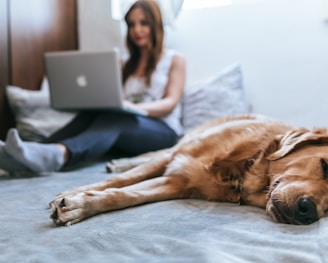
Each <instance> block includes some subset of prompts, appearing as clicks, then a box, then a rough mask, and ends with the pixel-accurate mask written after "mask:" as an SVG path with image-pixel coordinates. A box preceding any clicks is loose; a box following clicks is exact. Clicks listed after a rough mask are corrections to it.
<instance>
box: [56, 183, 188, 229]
mask: <svg viewBox="0 0 328 263" xmlns="http://www.w3.org/2000/svg"><path fill="white" fill-rule="evenodd" d="M184 182H185V181H184V180H183V178H181V177H166V176H164V177H159V178H154V179H150V180H147V181H143V182H140V183H138V184H135V185H132V186H127V187H123V188H109V189H106V190H104V191H94V190H89V191H85V192H79V193H76V194H74V195H70V196H67V197H64V198H62V199H56V200H55V201H54V202H53V203H52V204H51V206H52V214H51V218H52V219H53V221H54V223H55V224H56V225H71V224H74V223H77V222H79V221H81V220H83V219H85V218H87V217H90V216H93V215H96V214H99V213H103V212H107V211H112V210H117V209H123V208H127V207H131V206H135V205H140V204H145V203H151V202H157V201H164V200H170V199H177V198H183V197H186V193H185V190H186V189H185V183H184Z"/></svg>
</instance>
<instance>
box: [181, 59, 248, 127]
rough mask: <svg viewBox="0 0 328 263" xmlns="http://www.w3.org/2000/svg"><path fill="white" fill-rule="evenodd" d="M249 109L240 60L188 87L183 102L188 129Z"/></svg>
mask: <svg viewBox="0 0 328 263" xmlns="http://www.w3.org/2000/svg"><path fill="white" fill-rule="evenodd" d="M247 112H248V105H247V103H246V100H245V96H244V89H243V79H242V71H241V66H240V65H239V64H233V65H231V66H229V67H227V68H225V69H224V70H223V71H221V72H220V73H219V74H218V75H217V76H215V77H214V78H212V79H209V80H207V81H205V82H202V83H198V84H195V85H193V86H190V87H186V90H185V94H184V97H183V106H182V123H183V126H184V128H185V130H188V129H191V128H194V127H195V126H198V125H200V124H203V123H205V122H207V121H210V120H212V119H215V118H218V117H223V116H227V115H234V114H241V113H247Z"/></svg>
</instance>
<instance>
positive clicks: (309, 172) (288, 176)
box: [266, 129, 328, 225]
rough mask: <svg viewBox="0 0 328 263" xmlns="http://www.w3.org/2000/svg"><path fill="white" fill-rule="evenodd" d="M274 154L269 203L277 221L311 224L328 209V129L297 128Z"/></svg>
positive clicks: (280, 143) (281, 140)
mask: <svg viewBox="0 0 328 263" xmlns="http://www.w3.org/2000/svg"><path fill="white" fill-rule="evenodd" d="M277 141H278V145H279V146H278V150H277V151H275V152H274V153H273V154H271V155H270V156H269V157H268V159H269V160H270V161H271V162H270V166H269V175H270V176H271V180H270V181H271V183H270V189H269V193H268V196H267V197H268V200H267V205H266V210H267V213H268V214H269V215H270V216H271V217H272V218H273V220H275V221H277V222H281V223H288V224H304V225H305V224H311V223H313V222H315V221H317V220H318V219H319V218H321V217H322V216H324V214H325V212H326V211H327V210H328V130H326V129H315V130H312V131H309V130H306V129H300V130H294V131H290V132H289V133H287V134H286V135H285V136H283V137H280V138H277Z"/></svg>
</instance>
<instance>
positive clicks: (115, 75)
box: [44, 49, 123, 110]
mask: <svg viewBox="0 0 328 263" xmlns="http://www.w3.org/2000/svg"><path fill="white" fill-rule="evenodd" d="M44 57H45V65H46V74H47V77H48V79H49V87H50V102H51V106H52V107H53V108H55V109H58V110H97V109H111V108H121V107H122V104H123V95H122V79H121V69H120V59H119V51H118V49H113V50H109V51H90V52H86V51H61V52H47V53H45V56H44Z"/></svg>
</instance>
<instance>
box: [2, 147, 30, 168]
mask: <svg viewBox="0 0 328 263" xmlns="http://www.w3.org/2000/svg"><path fill="white" fill-rule="evenodd" d="M0 169H2V170H5V171H7V172H9V173H16V172H23V171H24V172H26V171H31V170H30V169H29V168H28V167H26V166H25V165H23V164H22V163H20V162H19V161H17V160H16V159H15V158H14V157H12V156H11V155H10V154H9V153H8V152H7V151H6V149H5V143H4V142H3V141H0Z"/></svg>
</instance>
